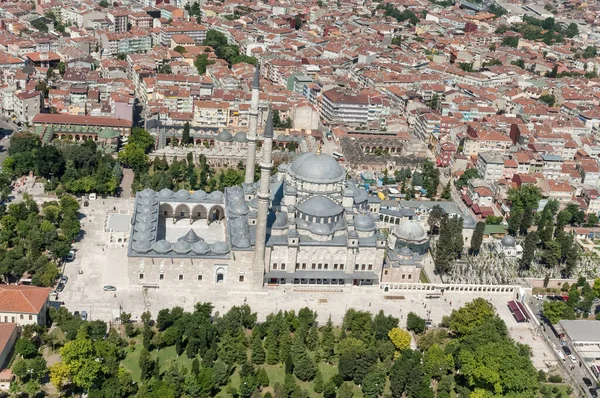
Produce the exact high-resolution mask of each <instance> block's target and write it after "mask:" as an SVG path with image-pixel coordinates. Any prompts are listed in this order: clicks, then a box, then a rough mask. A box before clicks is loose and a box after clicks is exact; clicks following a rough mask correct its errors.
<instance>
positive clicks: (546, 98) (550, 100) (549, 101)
mask: <svg viewBox="0 0 600 398" xmlns="http://www.w3.org/2000/svg"><path fill="white" fill-rule="evenodd" d="M538 99H539V100H540V101H542V102H545V103H546V105H548V106H554V104H555V102H556V98H555V97H554V95H552V94H544V95H540V97H539V98H538Z"/></svg>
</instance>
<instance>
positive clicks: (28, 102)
mask: <svg viewBox="0 0 600 398" xmlns="http://www.w3.org/2000/svg"><path fill="white" fill-rule="evenodd" d="M13 106H14V111H13V116H14V118H15V121H16V122H17V123H22V124H26V125H30V124H32V123H33V118H34V117H35V115H37V114H38V113H40V110H41V109H42V96H41V93H40V92H39V91H21V92H18V93H15V95H14V100H13Z"/></svg>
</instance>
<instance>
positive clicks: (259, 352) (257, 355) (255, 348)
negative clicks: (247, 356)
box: [252, 334, 266, 365]
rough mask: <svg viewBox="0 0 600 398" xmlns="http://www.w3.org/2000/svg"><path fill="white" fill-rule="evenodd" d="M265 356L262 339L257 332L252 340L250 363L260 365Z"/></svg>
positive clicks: (263, 361)
mask: <svg viewBox="0 0 600 398" xmlns="http://www.w3.org/2000/svg"><path fill="white" fill-rule="evenodd" d="M265 357H266V355H265V350H264V348H263V344H262V339H261V338H260V337H259V336H258V334H257V335H256V337H254V338H253V340H252V363H253V364H255V365H262V364H263V363H265Z"/></svg>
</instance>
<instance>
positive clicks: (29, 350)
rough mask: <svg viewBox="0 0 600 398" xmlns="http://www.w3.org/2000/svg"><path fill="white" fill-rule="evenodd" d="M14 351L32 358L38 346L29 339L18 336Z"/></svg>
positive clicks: (24, 356)
mask: <svg viewBox="0 0 600 398" xmlns="http://www.w3.org/2000/svg"><path fill="white" fill-rule="evenodd" d="M15 352H16V353H17V354H19V355H21V356H22V357H23V358H33V357H34V356H36V355H37V353H38V348H37V346H36V345H35V344H33V342H32V341H31V340H29V339H25V338H23V337H21V338H19V339H18V340H17V342H16V343H15Z"/></svg>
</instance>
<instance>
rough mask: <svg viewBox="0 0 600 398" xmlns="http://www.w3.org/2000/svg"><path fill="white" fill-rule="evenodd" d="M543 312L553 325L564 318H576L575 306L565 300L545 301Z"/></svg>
mask: <svg viewBox="0 0 600 398" xmlns="http://www.w3.org/2000/svg"><path fill="white" fill-rule="evenodd" d="M542 313H543V314H544V316H545V317H546V318H547V319H548V321H549V322H550V323H551V324H553V325H554V324H557V323H558V321H560V320H562V319H575V312H574V311H573V308H572V307H570V306H568V305H567V303H565V302H563V301H544V309H543V311H542Z"/></svg>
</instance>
